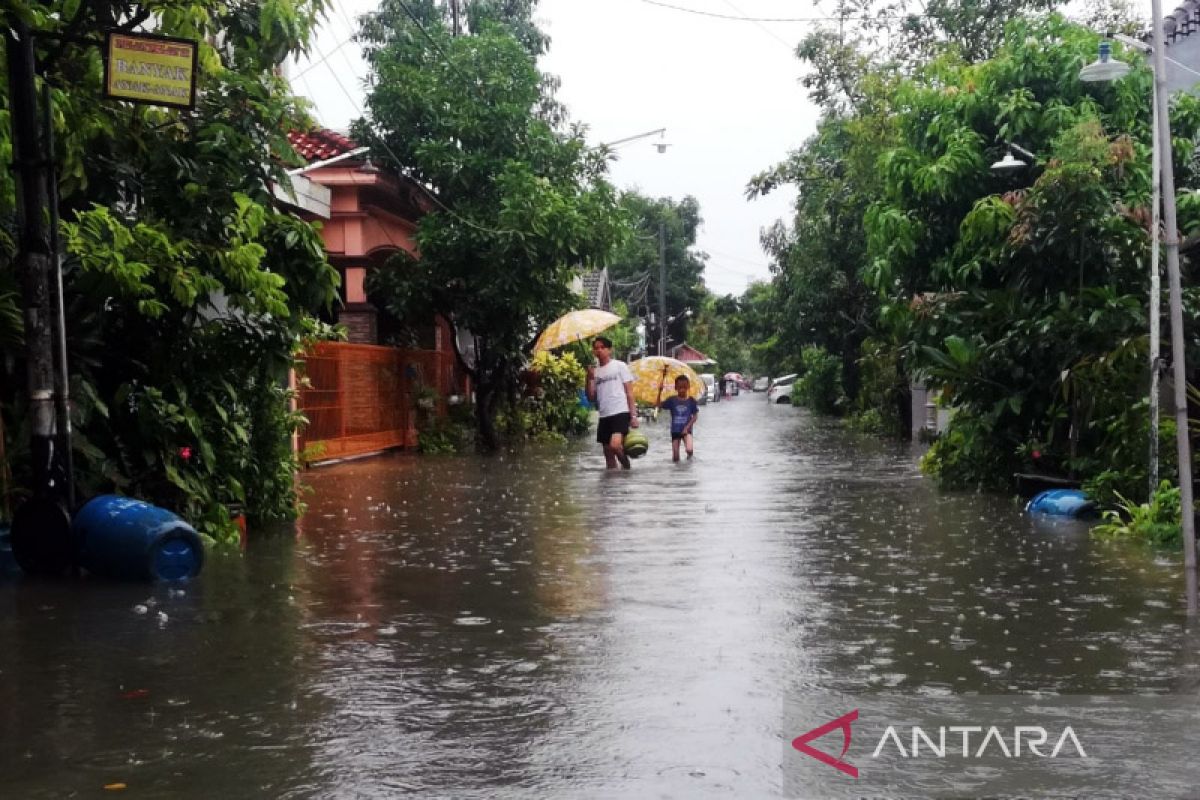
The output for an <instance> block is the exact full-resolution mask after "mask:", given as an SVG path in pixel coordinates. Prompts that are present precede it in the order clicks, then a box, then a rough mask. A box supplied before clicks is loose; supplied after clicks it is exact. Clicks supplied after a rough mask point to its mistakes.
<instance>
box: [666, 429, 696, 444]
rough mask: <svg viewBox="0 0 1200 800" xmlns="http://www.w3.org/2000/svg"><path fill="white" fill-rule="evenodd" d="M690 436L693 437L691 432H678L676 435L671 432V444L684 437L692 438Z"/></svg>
mask: <svg viewBox="0 0 1200 800" xmlns="http://www.w3.org/2000/svg"><path fill="white" fill-rule="evenodd" d="M692 435H694V434H693V433H692V431H688V432H687V433H684V432H683V431H680V432H679V433H676V432H675V431H671V441H672V442H675V441H679V440H681V439H682V438H683V437H685V436H692Z"/></svg>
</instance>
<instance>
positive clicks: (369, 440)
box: [299, 342, 454, 461]
mask: <svg viewBox="0 0 1200 800" xmlns="http://www.w3.org/2000/svg"><path fill="white" fill-rule="evenodd" d="M453 359H454V356H453V354H452V353H441V352H437V351H432V350H401V349H398V348H395V347H379V346H376V345H367V344H349V343H347V342H320V343H318V344H317V345H316V346H315V347H313V349H312V350H310V351H309V352H308V354H307V355H305V357H304V368H303V370H302V372H303V376H304V377H303V380H302V381H301V382H300V386H299V410H300V412H301V413H302V414H304V416H305V417H306V418H307V419H308V424H307V425H306V426H304V427H303V428H302V429H301V431H300V436H299V446H300V451H301V453H303V454H305V457H306V458H307V459H308V460H311V461H321V460H326V459H335V458H348V457H350V456H360V455H366V454H369V453H377V452H381V451H383V450H388V449H390V448H395V447H415V446H416V444H417V431H416V416H415V411H414V397H413V393H414V391H415V390H416V389H417V388H418V387H420V386H428V387H430V388H432V389H434V390H435V391H436V392H437V395H438V399H437V404H436V409H435V413H436V414H438V415H442V414H444V413H445V412H446V408H445V397H446V395H448V394H450V393H451V392H452V391H453V381H454V360H453Z"/></svg>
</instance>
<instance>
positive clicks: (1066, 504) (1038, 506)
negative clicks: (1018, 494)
mask: <svg viewBox="0 0 1200 800" xmlns="http://www.w3.org/2000/svg"><path fill="white" fill-rule="evenodd" d="M1025 510H1026V511H1028V512H1029V513H1031V514H1045V515H1047V516H1051V517H1066V518H1069V519H1080V518H1082V517H1089V516H1092V515H1093V514H1095V513H1096V504H1095V503H1094V502H1092V501H1091V500H1089V499H1088V496H1087V495H1086V494H1084V493H1083V492H1081V491H1080V490H1078V489H1051V490H1050V491H1047V492H1042V493H1041V494H1039V495H1037V496H1036V497H1034V498H1033V499H1032V500H1030V501H1029V503H1028V505H1026V506H1025Z"/></svg>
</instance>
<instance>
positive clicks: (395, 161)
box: [314, 0, 518, 244]
mask: <svg viewBox="0 0 1200 800" xmlns="http://www.w3.org/2000/svg"><path fill="white" fill-rule="evenodd" d="M397 2H398V3H399V4H400V6H401V7H402V8H404V9H405V10H406V11H407V10H408V6H406V5H404V3H403V2H400V0H397ZM409 16H410V17H411V18H412V20H413V22H415V23H416V24H417V26H418V27H420V28H421V30H423V31H424V26H422V25H421V24H420V21H419V20H417V18H416V17H415V16H414V15H413V14H412V12H411V11H409ZM426 36H429V34H428V33H426ZM429 41H430V43H431V44H433V45H434V46H435V47H436V46H437V43H436V42H435V41H434V40H433V38H432V37H429ZM314 47H316V48H317V54H318V55H320V56H321V61H326V60H327V59H328V58H329V56H328V55H326V54H325V53H324V52H323V51H322V50H321V49H320V47H319V46H317V45H316V44H315V43H314ZM437 49H438V52H441V53H442V55H443V57H445V53H444V52H443V51H442V50H441V48H440V47H439V48H437ZM446 63H447V64H450V65H451V67H453V64H451V62H450V61H449V59H447V62H446ZM329 73H330V75H332V76H333V80H334V82H335V83H337V85H338V88H339V89H341V90H342V94H344V95H345V96H346V99H347V100H349V101H350V104H351V105H352V106H354V110H355V111H357V112H358V115H359V117H360V118H362V120H363V122H364V123H365V124H366V125H368V126H370V127H371V129H372V132H373V133H374V134H375V138H376V140H377V141H378V142H379V144H380V145H382V146H383V149H384V150H385V151H386V152H387V154H388V156H389V157H390V158H391V159H392V164H393V166H394V167H395V169H396V171H397V172H399V173H400V174H401V175H404V177H407V178H409V180H412V181H413V182H414V183H416V184H417V185H419V186H423V184H421V182H420V181H417V180H416V179H415V178H411V177H409V176H408V175H405V173H404V168H403V163H404V162H402V161H401V160H400V158H399V157H398V156H397V155H396V153H395V152H394V151H393V150H392V148H391V146H390V145H388V143H387V139H386V138H384V137H383V136H381V135H380V134H379V132H378V131H376V130H374V126H372V125H371V122H370V121H369V120H368V119H367V115H366V114H365V113H364V112H363V109H362V106H360V105H359V103H358V100H356V99H355V98H354V95H352V94H351V93H350V91H349V90H348V89H347V88H346V86H345V84H343V83H342V81H341V79H340V78H339V77H338V76H337V73H336V72H334V71H333V69H332V67H331V68H330V70H329ZM426 194H427V195H428V197H429V199H431V200H432V201H433V202H434V203H435V204H436V205H438V206H440V207H441V209H442V210H443V211H445V212H446V213H447V214H449V215H450V216H451V217H454V218H455V219H457V220H458V221H459V222H462V223H463V224H465V225H468V226H470V227H472V228H475V229H476V230H480V231H483V232H484V233H490V234H492V235H495V236H516V235H518V233H517V231H513V230H506V229H496V228H489V227H487V226H486V225H480V224H479V223H478V222H474V221H473V220H469V219H467V218H466V217H464V216H462V215H461V214H459V213H458V212H456V211H454V210H453V209H451V208H450V206H448V205H446V204H445V203H444V202H442V200H441V198H440V197H438V196H437V194H435V193H434V192H432V191H430V190H428V189H426ZM393 244H395V243H394V242H393Z"/></svg>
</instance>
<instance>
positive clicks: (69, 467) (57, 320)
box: [42, 82, 75, 509]
mask: <svg viewBox="0 0 1200 800" xmlns="http://www.w3.org/2000/svg"><path fill="white" fill-rule="evenodd" d="M42 115H43V119H42V127H43V129H44V130H43V133H44V134H45V138H46V185H47V189H48V195H49V198H48V199H49V201H50V259H51V269H52V274H51V276H50V302H51V308H52V309H53V311H54V435H55V439H54V441H55V443H56V445H55V446H56V447H57V448H58V453H57V455H58V463H57V465H56V466H57V468H58V470H59V472H60V476H61V479H62V481H63V486H62V490H63V497H64V498H65V499H66V501H67V508H68V509H74V508H75V454H74V453H73V452H72V451H71V376H70V372H69V371H68V368H67V313H66V308H65V305H64V303H65V301H64V299H63V275H62V247H61V245H60V244H59V241H58V230H59V220H58V173H57V171H56V170H55V169H54V98H53V96H52V95H51V94H50V84H49V83H46V82H43V83H42Z"/></svg>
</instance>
